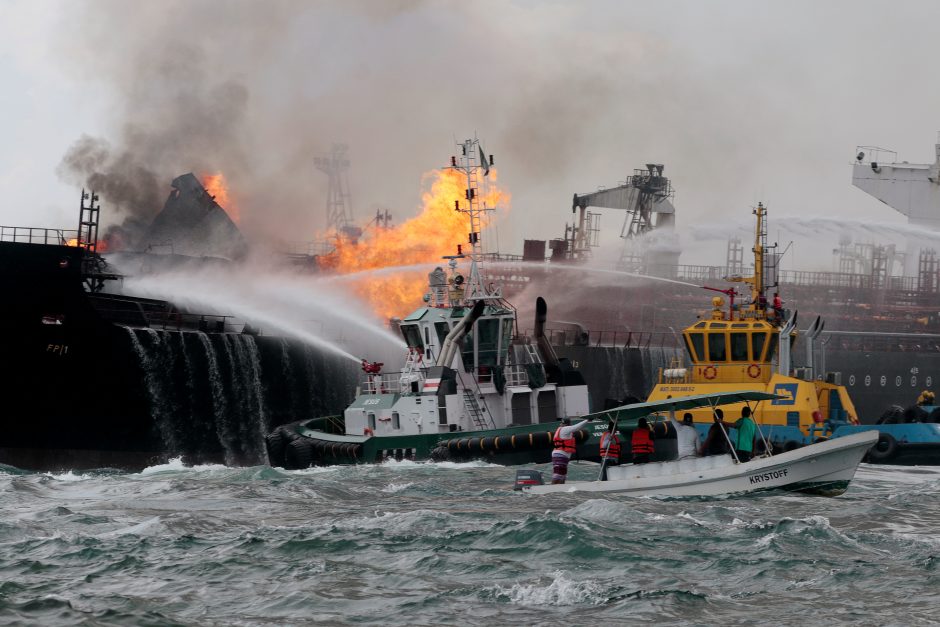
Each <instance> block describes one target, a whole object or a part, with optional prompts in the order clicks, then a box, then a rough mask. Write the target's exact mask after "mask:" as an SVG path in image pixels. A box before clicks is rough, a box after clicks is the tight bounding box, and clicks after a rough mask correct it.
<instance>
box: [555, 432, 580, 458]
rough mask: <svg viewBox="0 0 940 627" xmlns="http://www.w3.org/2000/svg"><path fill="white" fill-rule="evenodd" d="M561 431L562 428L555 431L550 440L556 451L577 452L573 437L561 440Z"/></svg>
mask: <svg viewBox="0 0 940 627" xmlns="http://www.w3.org/2000/svg"><path fill="white" fill-rule="evenodd" d="M561 430H562V427H558V428H557V429H556V430H555V436H554V437H553V438H552V443H553V444H554V445H555V448H556V449H559V450H562V451H564V452H565V453H574V452H575V451H577V450H578V448H577V446H576V444H577V442H576V440H575V439H574V436H572V437H570V438H566V439H564V440H562V439H561Z"/></svg>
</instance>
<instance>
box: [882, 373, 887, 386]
mask: <svg viewBox="0 0 940 627" xmlns="http://www.w3.org/2000/svg"><path fill="white" fill-rule="evenodd" d="M887 382H888V377H886V376H884V375H881V387H884V386H885V383H887Z"/></svg>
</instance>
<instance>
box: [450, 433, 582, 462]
mask: <svg viewBox="0 0 940 627" xmlns="http://www.w3.org/2000/svg"><path fill="white" fill-rule="evenodd" d="M554 437H555V434H554V432H552V431H534V432H531V433H517V434H516V435H500V436H490V437H484V438H474V437H470V438H454V439H452V440H447V441H446V442H442V443H441V444H440V445H439V446H438V448H445V449H446V450H447V452H448V453H449V454H450V455H460V456H467V455H473V454H475V453H494V454H499V453H512V452H514V451H527V450H537V449H546V448H552V446H553V439H554ZM589 437H590V434H589V433H588V432H587V431H585V430H584V429H579V430H577V431H575V432H574V438H575V440H576V441H578V442H585V441H586V440H587V439H588V438H589Z"/></svg>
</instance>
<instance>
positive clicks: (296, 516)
mask: <svg viewBox="0 0 940 627" xmlns="http://www.w3.org/2000/svg"><path fill="white" fill-rule="evenodd" d="M596 471H597V466H596V465H594V464H576V465H573V466H572V469H571V477H572V478H589V477H592V476H594V474H595V473H596ZM513 476H514V469H512V468H504V467H499V466H490V465H485V464H415V463H408V462H402V463H390V464H385V465H382V466H361V467H351V468H350V467H330V468H317V469H311V470H306V471H290V472H287V471H282V470H278V469H271V468H267V467H256V468H227V467H223V466H200V467H195V468H185V467H183V466H182V465H181V464H179V463H178V462H176V463H170V464H168V465H165V466H158V467H153V468H148V469H147V470H145V471H143V472H141V473H136V474H127V473H120V472H115V471H100V472H89V473H82V474H77V473H64V474H43V473H26V472H22V471H19V470H16V469H12V468H9V467H0V499H2V501H0V511H2V517H0V624H3V625H23V624H42V625H74V624H87V625H127V624H134V625H176V624H179V625H292V624H371V623H382V624H409V625H441V624H468V623H480V622H486V623H489V624H494V625H503V624H521V625H558V624H563V625H592V624H615V625H616V624H630V623H640V622H647V621H650V622H652V621H657V622H660V623H669V624H719V623H723V624H737V623H767V622H768V621H771V622H772V623H774V624H819V623H821V622H826V623H851V624H897V625H910V624H927V623H933V622H935V621H937V620H938V619H940V593H938V590H940V572H938V565H940V537H938V535H937V530H938V528H940V469H934V468H913V469H912V468H900V467H883V466H880V467H878V466H864V465H863V466H862V467H861V468H860V470H859V473H858V475H857V477H856V481H855V482H854V483H853V484H852V487H851V488H850V489H849V491H848V492H847V493H846V494H845V495H844V496H842V497H839V498H834V499H827V498H821V497H809V496H806V497H804V496H797V495H791V494H784V493H780V494H763V495H760V496H751V497H732V498H723V499H668V500H666V499H653V498H640V499H631V498H611V499H604V498H585V497H581V496H576V495H564V496H562V497H560V498H558V497H557V496H547V497H546V496H543V497H535V496H523V495H520V494H518V493H514V492H513V491H512V490H511V483H512V479H513Z"/></svg>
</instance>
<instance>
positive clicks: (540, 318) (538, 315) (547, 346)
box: [533, 296, 558, 368]
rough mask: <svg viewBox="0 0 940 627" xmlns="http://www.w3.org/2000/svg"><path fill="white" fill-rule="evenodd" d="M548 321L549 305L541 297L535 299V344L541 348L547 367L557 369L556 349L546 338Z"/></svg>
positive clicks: (540, 351)
mask: <svg viewBox="0 0 940 627" xmlns="http://www.w3.org/2000/svg"><path fill="white" fill-rule="evenodd" d="M546 320H548V304H547V303H546V302H545V299H544V298H542V297H541V296H539V297H538V298H536V299H535V329H534V330H533V335H535V343H536V345H537V346H538V348H539V353H541V355H542V359H543V360H545V363H546V364H547V365H549V366H554V367H556V368H557V367H558V355H556V354H555V349H554V348H552V344H551V342H549V341H548V338H547V337H545V321H546Z"/></svg>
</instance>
